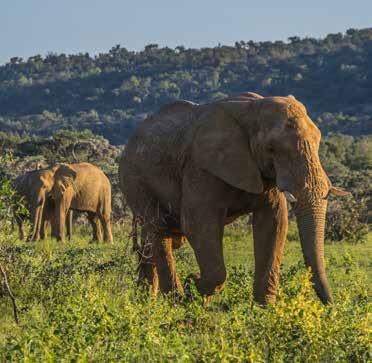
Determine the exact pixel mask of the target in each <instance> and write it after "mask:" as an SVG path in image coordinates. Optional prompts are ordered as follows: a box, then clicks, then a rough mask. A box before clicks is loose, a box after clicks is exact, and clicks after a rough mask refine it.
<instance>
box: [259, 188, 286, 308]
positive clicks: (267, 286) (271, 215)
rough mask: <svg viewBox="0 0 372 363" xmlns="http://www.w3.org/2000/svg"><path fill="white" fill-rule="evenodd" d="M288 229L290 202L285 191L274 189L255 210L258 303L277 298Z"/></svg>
mask: <svg viewBox="0 0 372 363" xmlns="http://www.w3.org/2000/svg"><path fill="white" fill-rule="evenodd" d="M287 230H288V212H287V202H286V200H285V197H284V196H283V193H280V192H279V191H278V190H277V189H272V190H271V191H270V192H269V193H267V195H266V196H265V201H264V204H263V206H262V207H261V208H260V209H259V210H257V211H255V212H254V213H253V239H254V257H255V276H254V286H253V295H254V300H255V301H256V302H258V303H259V304H262V305H266V304H267V303H272V302H275V299H276V289H277V286H278V282H279V273H280V263H281V261H282V256H283V250H284V244H285V239H286V236H287Z"/></svg>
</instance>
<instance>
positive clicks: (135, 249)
mask: <svg viewBox="0 0 372 363" xmlns="http://www.w3.org/2000/svg"><path fill="white" fill-rule="evenodd" d="M130 236H131V237H132V242H133V245H132V252H133V253H136V252H138V251H139V250H140V246H139V244H138V218H137V216H136V215H133V219H132V231H131V233H130Z"/></svg>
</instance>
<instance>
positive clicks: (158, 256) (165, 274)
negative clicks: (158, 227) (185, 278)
mask: <svg viewBox="0 0 372 363" xmlns="http://www.w3.org/2000/svg"><path fill="white" fill-rule="evenodd" d="M155 260H156V268H157V271H158V274H159V285H160V291H161V292H163V293H169V292H176V293H178V294H181V295H182V294H183V287H182V284H181V283H180V280H179V278H178V275H177V272H176V261H175V259H174V255H173V240H172V238H164V239H162V240H158V241H157V245H156V248H155Z"/></svg>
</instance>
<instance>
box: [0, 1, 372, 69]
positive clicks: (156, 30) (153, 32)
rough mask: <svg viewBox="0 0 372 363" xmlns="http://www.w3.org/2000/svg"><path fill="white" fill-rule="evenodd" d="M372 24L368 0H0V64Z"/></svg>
mask: <svg viewBox="0 0 372 363" xmlns="http://www.w3.org/2000/svg"><path fill="white" fill-rule="evenodd" d="M371 26H372V0H352V1H350V0H311V1H309V0H296V1H294V0H276V1H274V0H261V1H259V0H255V1H251V0H187V1H182V0H0V64H4V63H5V62H7V61H9V59H10V58H11V57H14V56H18V57H22V58H24V59H27V58H28V57H30V56H33V55H36V54H41V55H46V54H47V53H50V52H54V53H65V54H73V53H79V52H83V53H85V52H88V53H90V54H91V55H94V54H98V53H102V52H107V51H108V50H109V49H111V48H112V47H113V46H115V45H117V44H120V45H121V46H123V47H126V48H127V49H129V50H141V49H143V48H144V46H145V45H147V44H154V43H156V44H159V46H169V47H176V46H178V45H183V46H185V47H187V48H200V47H209V46H216V45H218V44H219V43H220V44H227V45H233V44H234V43H235V41H240V40H244V41H248V40H254V41H264V40H286V39H287V38H288V37H290V36H300V37H306V36H308V37H314V38H320V37H323V36H325V35H327V34H329V33H338V32H345V31H346V30H347V29H349V28H357V29H360V28H366V27H371Z"/></svg>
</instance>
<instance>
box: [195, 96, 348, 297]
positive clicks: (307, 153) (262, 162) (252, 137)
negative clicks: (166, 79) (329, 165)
mask: <svg viewBox="0 0 372 363" xmlns="http://www.w3.org/2000/svg"><path fill="white" fill-rule="evenodd" d="M206 119H207V121H206V122H204V123H201V125H202V126H201V127H200V129H201V131H200V129H199V131H198V132H197V134H196V138H195V142H194V144H193V152H194V157H195V160H196V162H197V163H198V164H199V166H201V167H202V168H204V169H206V170H208V171H210V172H211V173H213V174H214V175H216V176H218V177H220V178H221V179H223V180H224V181H225V182H227V183H228V184H230V185H232V186H235V187H237V188H240V189H242V190H245V191H247V192H249V193H255V194H260V193H262V192H263V191H264V189H265V185H266V181H271V183H272V182H274V183H275V185H276V186H277V187H278V188H279V190H281V191H282V192H285V195H286V196H287V199H290V202H292V203H295V204H294V208H295V213H296V217H297V225H298V229H299V234H300V240H301V246H302V250H303V255H304V259H305V264H306V266H309V267H311V270H312V280H313V285H314V289H315V291H316V293H317V295H318V297H319V298H320V300H321V301H322V302H323V303H329V302H331V301H332V297H331V293H330V289H329V287H328V282H327V278H326V273H325V263H324V226H325V216H326V207H327V199H326V198H327V196H328V195H329V194H330V193H333V194H336V195H344V194H347V193H346V192H344V191H342V190H339V189H336V188H334V187H333V186H332V184H331V182H330V180H329V178H328V177H327V175H326V173H325V171H324V170H323V167H322V165H321V162H320V160H319V155H318V150H319V143H320V138H321V134H320V131H319V129H318V128H317V126H316V125H315V124H314V123H313V122H312V120H311V119H310V117H309V116H308V114H307V111H306V109H305V107H304V105H303V104H302V103H300V102H298V101H297V100H296V99H295V98H294V97H293V96H288V97H265V98H263V97H261V96H259V95H256V94H250V95H249V97H240V98H236V99H229V100H223V101H221V102H219V103H217V104H212V105H210V106H209V107H208V108H207V112H206Z"/></svg>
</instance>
